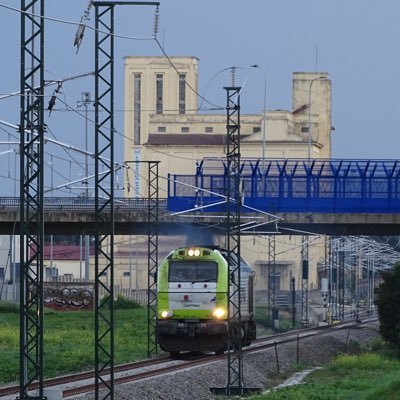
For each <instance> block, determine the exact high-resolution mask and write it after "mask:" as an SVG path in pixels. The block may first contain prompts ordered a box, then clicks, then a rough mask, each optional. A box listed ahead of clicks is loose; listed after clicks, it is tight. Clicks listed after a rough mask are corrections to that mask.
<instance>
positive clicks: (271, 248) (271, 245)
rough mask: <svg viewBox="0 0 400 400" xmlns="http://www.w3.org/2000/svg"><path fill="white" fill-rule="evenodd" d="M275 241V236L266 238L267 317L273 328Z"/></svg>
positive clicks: (275, 314)
mask: <svg viewBox="0 0 400 400" xmlns="http://www.w3.org/2000/svg"><path fill="white" fill-rule="evenodd" d="M275 248H276V241H275V235H270V236H268V316H269V317H270V321H271V325H272V327H273V328H275V321H276V320H277V318H278V316H277V313H278V310H277V308H276V279H275V276H276V262H275V258H276V251H275Z"/></svg>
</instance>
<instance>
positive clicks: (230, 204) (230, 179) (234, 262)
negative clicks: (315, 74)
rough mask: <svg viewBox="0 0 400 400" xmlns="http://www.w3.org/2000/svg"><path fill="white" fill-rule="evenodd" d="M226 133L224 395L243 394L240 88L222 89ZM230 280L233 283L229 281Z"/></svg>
mask: <svg viewBox="0 0 400 400" xmlns="http://www.w3.org/2000/svg"><path fill="white" fill-rule="evenodd" d="M224 89H225V90H226V94H227V103H226V115H227V122H226V124H227V125H226V129H227V152H226V158H227V194H226V196H227V229H226V239H227V240H226V243H227V250H228V266H229V268H228V282H229V285H228V296H229V307H228V314H229V316H228V349H230V348H231V349H232V351H228V382H227V385H226V394H227V395H228V396H229V395H231V394H243V393H244V392H243V355H242V339H241V323H242V318H241V298H240V284H241V274H240V206H241V199H240V197H241V193H240V89H241V88H240V87H234V86H233V87H225V88H224ZM232 277H234V279H232Z"/></svg>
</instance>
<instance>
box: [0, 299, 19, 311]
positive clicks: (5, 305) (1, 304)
mask: <svg viewBox="0 0 400 400" xmlns="http://www.w3.org/2000/svg"><path fill="white" fill-rule="evenodd" d="M0 313H3V314H8V313H11V314H18V313H19V304H18V303H13V302H11V301H5V300H0Z"/></svg>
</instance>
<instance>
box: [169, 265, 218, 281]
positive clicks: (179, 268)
mask: <svg viewBox="0 0 400 400" xmlns="http://www.w3.org/2000/svg"><path fill="white" fill-rule="evenodd" d="M217 272H218V266H217V263H215V262H212V261H190V262H188V261H171V262H170V264H169V281H170V282H217Z"/></svg>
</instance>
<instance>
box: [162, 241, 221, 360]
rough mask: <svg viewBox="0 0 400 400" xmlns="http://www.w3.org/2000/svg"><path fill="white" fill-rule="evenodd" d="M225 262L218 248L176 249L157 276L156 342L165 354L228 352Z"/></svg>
mask: <svg viewBox="0 0 400 400" xmlns="http://www.w3.org/2000/svg"><path fill="white" fill-rule="evenodd" d="M227 268H228V265H227V262H226V260H225V258H224V257H223V256H222V255H221V253H220V252H219V251H218V250H215V249H210V248H205V247H195V248H186V247H185V248H179V249H176V250H174V251H172V252H171V253H170V254H169V255H168V256H167V257H166V258H165V259H164V260H163V262H162V263H161V265H160V267H159V270H158V276H157V291H158V302H157V306H158V315H157V317H158V320H157V341H158V343H159V345H160V347H161V349H163V350H164V351H168V352H170V353H171V354H178V353H179V352H180V351H201V352H207V351H215V352H216V353H222V352H223V351H224V350H225V348H226V340H227V330H228V324H227V317H228V309H227V307H228V297H227V296H228V273H227Z"/></svg>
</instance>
